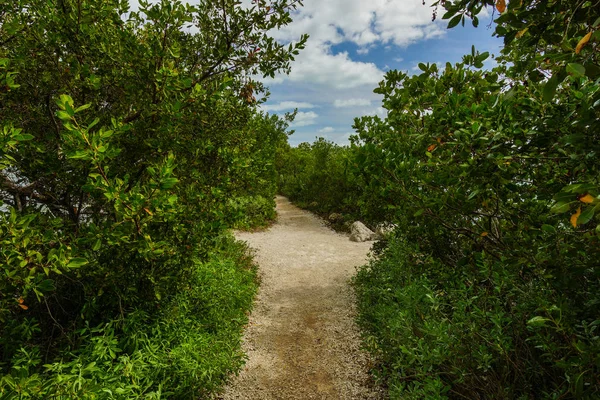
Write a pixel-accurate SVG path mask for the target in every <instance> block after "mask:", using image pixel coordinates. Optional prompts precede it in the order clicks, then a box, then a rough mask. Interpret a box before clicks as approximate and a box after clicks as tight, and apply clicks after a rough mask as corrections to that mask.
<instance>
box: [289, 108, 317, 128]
mask: <svg viewBox="0 0 600 400" xmlns="http://www.w3.org/2000/svg"><path fill="white" fill-rule="evenodd" d="M317 118H319V115H318V114H317V113H316V112H314V111H309V112H302V111H298V113H297V114H296V118H294V122H292V123H291V124H290V127H292V128H297V127H300V126H308V125H314V124H316V122H317V121H316V120H317Z"/></svg>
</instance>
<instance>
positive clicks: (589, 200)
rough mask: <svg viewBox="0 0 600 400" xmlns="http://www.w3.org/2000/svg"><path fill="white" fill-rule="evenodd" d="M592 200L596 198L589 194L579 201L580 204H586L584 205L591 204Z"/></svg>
mask: <svg viewBox="0 0 600 400" xmlns="http://www.w3.org/2000/svg"><path fill="white" fill-rule="evenodd" d="M594 200H596V198H595V197H594V196H592V195H591V194H586V195H585V196H583V197H580V198H579V201H581V202H582V203H586V204H590V203H593V202H594Z"/></svg>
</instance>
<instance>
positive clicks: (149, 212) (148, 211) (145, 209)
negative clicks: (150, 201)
mask: <svg viewBox="0 0 600 400" xmlns="http://www.w3.org/2000/svg"><path fill="white" fill-rule="evenodd" d="M144 211H146V212H147V213H148V214H150V215H153V214H152V211H150V210H148V209H147V208H144Z"/></svg>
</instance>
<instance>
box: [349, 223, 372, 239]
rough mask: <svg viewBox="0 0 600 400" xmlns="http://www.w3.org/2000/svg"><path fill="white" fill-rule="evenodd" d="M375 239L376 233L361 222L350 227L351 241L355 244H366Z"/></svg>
mask: <svg viewBox="0 0 600 400" xmlns="http://www.w3.org/2000/svg"><path fill="white" fill-rule="evenodd" d="M374 238H375V232H373V231H372V230H370V229H369V228H367V227H366V226H365V224H363V223H362V222H360V221H356V222H355V223H353V224H352V226H351V227H350V240H352V241H353V242H366V241H369V240H373V239H374Z"/></svg>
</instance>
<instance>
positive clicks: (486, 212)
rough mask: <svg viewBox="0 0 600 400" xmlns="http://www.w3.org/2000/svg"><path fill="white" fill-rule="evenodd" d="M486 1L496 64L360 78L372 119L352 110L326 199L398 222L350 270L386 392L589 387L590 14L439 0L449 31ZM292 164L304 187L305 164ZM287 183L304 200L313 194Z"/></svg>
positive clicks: (594, 162)
mask: <svg viewBox="0 0 600 400" xmlns="http://www.w3.org/2000/svg"><path fill="white" fill-rule="evenodd" d="M485 4H488V5H495V6H496V8H495V10H496V11H494V12H495V13H496V16H498V18H497V20H496V21H497V24H498V25H497V26H496V34H497V35H498V36H501V37H504V39H505V43H506V46H505V48H504V49H503V50H502V54H501V56H500V57H499V58H497V60H496V61H498V63H499V65H498V67H496V68H494V69H493V70H481V68H482V67H483V66H484V65H485V61H486V59H487V58H489V54H487V53H483V54H480V53H479V52H477V51H476V50H475V49H473V51H472V53H471V54H469V55H467V56H465V57H464V59H463V62H461V63H457V64H456V65H451V64H446V66H445V68H443V69H439V68H438V67H437V66H436V65H429V64H428V65H425V64H420V65H419V68H420V70H421V71H420V72H419V73H418V74H416V75H413V76H409V75H407V74H405V73H402V72H399V71H389V72H388V73H387V74H386V76H385V80H384V81H383V82H381V84H380V85H379V87H378V88H377V89H376V90H375V91H376V92H377V93H379V94H381V95H382V96H383V106H384V108H385V109H386V110H387V112H388V113H387V116H386V118H384V119H381V118H378V117H362V118H358V119H356V120H355V125H354V128H355V129H356V132H357V135H356V136H355V137H353V139H352V146H351V147H350V148H349V149H347V150H346V152H347V154H348V161H349V164H350V165H352V166H353V169H352V178H351V179H348V180H346V182H348V181H352V182H355V183H356V186H355V187H354V188H351V189H350V190H349V191H347V190H348V189H347V188H348V187H347V186H344V185H341V186H340V192H341V193H342V196H343V198H342V199H341V200H338V205H339V206H338V207H339V208H342V207H344V208H346V207H348V206H347V204H351V205H352V206H354V207H358V208H359V211H358V212H355V214H356V215H360V216H362V217H363V218H366V220H369V221H374V222H378V221H389V222H392V223H394V224H396V225H397V228H396V230H395V235H394V236H392V237H391V238H389V240H388V242H387V244H383V245H381V244H380V245H379V249H378V252H377V256H376V257H375V258H374V260H373V261H372V262H371V263H370V264H369V265H367V266H365V267H363V268H362V269H361V270H360V271H359V273H358V275H357V277H356V279H355V286H356V290H357V293H358V299H359V300H358V301H359V309H360V317H359V321H360V323H361V325H362V326H363V327H364V328H365V343H366V345H367V347H368V348H369V349H371V350H372V351H373V352H374V354H376V355H377V356H378V358H379V359H380V361H381V365H380V366H379V369H378V374H379V377H380V378H381V380H382V381H383V382H385V383H387V384H388V387H389V388H390V396H391V397H392V398H414V399H420V398H486V399H505V398H524V399H525V398H551V399H558V398H561V399H567V398H590V399H591V398H597V397H598V396H599V395H600V382H599V381H598V379H597V377H598V376H600V369H599V365H600V364H599V363H600V361H599V360H600V340H599V335H598V325H600V312H599V310H600V307H598V306H599V305H600V295H599V293H600V271H599V269H598V260H599V259H600V250H599V247H598V243H599V241H600V220H599V219H598V211H599V210H600V205H599V204H600V198H599V197H598V196H599V194H600V190H599V187H600V182H599V181H598V177H599V176H600V170H599V166H600V162H599V161H600V160H599V159H598V154H600V147H599V144H600V137H599V136H598V135H599V133H598V132H600V79H599V78H600V75H598V71H600V62H599V61H600V60H599V59H598V54H599V53H598V46H599V45H600V44H599V40H600V37H599V35H598V32H600V31H599V30H598V27H599V24H600V22H598V21H600V20H599V17H600V15H599V11H598V10H599V9H598V7H595V4H594V3H593V2H590V1H577V2H571V1H560V0H556V1H540V2H526V1H523V2H519V1H512V2H504V1H500V0H498V1H492V0H485V1H470V0H464V1H463V0H457V1H450V0H447V1H444V2H440V4H439V5H440V6H441V5H444V7H445V8H446V14H445V15H444V18H446V19H448V20H449V27H452V26H454V25H458V24H459V23H461V22H462V23H464V21H465V18H472V19H473V22H474V24H477V23H478V21H477V20H476V16H477V14H478V13H479V12H480V11H481V10H482V7H483V6H484V5H485ZM505 6H506V9H505ZM499 11H502V13H501V14H500V15H498V12H499ZM295 152H296V153H298V154H303V156H304V159H307V160H314V159H316V157H317V156H316V152H314V154H313V151H312V150H311V149H310V146H308V145H307V146H305V152H304V153H301V150H300V149H298V150H295ZM298 164H299V165H306V166H307V167H306V169H304V170H303V169H300V170H299V171H298V172H296V176H300V177H302V178H301V179H300V180H299V182H301V183H302V184H306V183H307V182H311V179H310V178H309V177H308V176H310V173H311V171H312V170H311V168H313V167H312V165H313V164H312V161H309V162H307V163H305V164H301V163H298ZM322 167H325V168H327V165H326V164H322ZM290 168H291V167H290ZM288 171H289V170H288ZM321 172H322V174H323V175H327V171H321ZM290 175H292V174H291V173H290V172H286V175H285V180H288V181H289V180H290V179H292V178H290ZM332 175H333V176H340V175H339V173H338V172H337V171H336V169H335V168H333V172H332ZM285 180H284V181H285ZM302 184H297V185H296V186H295V187H296V188H298V189H297V190H298V191H299V192H300V193H302V194H301V195H296V196H297V198H301V199H302V201H303V202H305V203H309V202H311V201H318V200H317V199H319V198H321V197H324V196H325V195H323V193H314V192H313V193H311V191H310V190H305V189H308V186H306V187H305V188H303V187H302ZM284 187H285V186H284ZM336 190H337V188H336V187H332V188H329V189H327V192H328V193H334V192H335V191H336ZM302 196H306V197H302ZM352 206H351V207H352ZM339 208H338V209H339ZM333 209H334V210H335V204H334V205H333ZM328 211H329V210H328Z"/></svg>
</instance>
